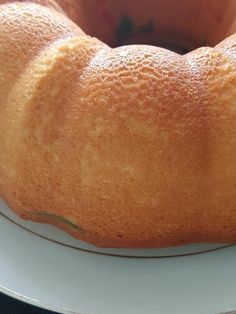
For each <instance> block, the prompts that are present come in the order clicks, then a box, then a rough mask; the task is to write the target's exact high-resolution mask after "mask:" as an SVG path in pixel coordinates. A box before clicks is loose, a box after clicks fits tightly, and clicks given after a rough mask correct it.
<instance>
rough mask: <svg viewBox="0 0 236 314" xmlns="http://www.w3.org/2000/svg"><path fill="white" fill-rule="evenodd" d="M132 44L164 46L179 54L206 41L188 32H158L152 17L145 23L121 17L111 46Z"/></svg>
mask: <svg viewBox="0 0 236 314" xmlns="http://www.w3.org/2000/svg"><path fill="white" fill-rule="evenodd" d="M131 44H139V45H140V44H143V45H152V46H157V47H162V48H165V49H168V50H172V51H174V52H176V53H179V54H186V53H188V52H190V51H192V50H194V49H196V48H198V47H200V46H204V45H206V43H205V42H203V41H202V42H199V43H195V42H193V40H191V38H189V37H188V36H187V35H186V34H183V36H182V38H181V34H177V33H174V32H173V31H172V32H169V33H168V32H161V31H160V32H158V31H157V30H156V29H155V25H154V21H153V20H152V19H150V20H149V21H148V22H147V23H145V24H143V25H139V26H137V25H135V23H134V22H133V21H132V19H131V18H129V17H128V16H124V17H122V18H121V20H120V22H119V24H118V26H117V30H116V35H115V40H114V43H112V44H111V46H112V47H113V48H114V47H119V46H124V45H131Z"/></svg>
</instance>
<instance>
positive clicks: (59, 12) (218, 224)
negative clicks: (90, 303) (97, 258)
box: [0, 0, 236, 248]
mask: <svg viewBox="0 0 236 314" xmlns="http://www.w3.org/2000/svg"><path fill="white" fill-rule="evenodd" d="M235 12H236V2H235V1H230V0H222V1H215V0H214V1H213V0H209V1H201V0H196V1H187V0H180V1H178V5H176V2H175V1H174V0H165V1H164V0H146V1H142V0H135V1H134V0H129V1H125V0H120V1H116V0H110V1H103V0H101V1H99V0H86V1H85V0H84V1H83V0H80V1H76V0H60V1H53V0H35V1H5V0H0V147H1V154H0V196H1V197H2V199H3V200H5V201H6V203H7V204H8V205H9V206H10V207H11V208H12V210H13V211H14V212H15V213H16V214H18V215H19V216H20V217H22V218H24V219H30V220H33V221H36V222H45V223H49V224H53V225H55V226H58V227H59V228H61V229H63V230H65V231H66V232H68V233H69V234H71V235H72V236H74V237H76V238H78V239H81V240H84V241H87V242H90V243H93V244H95V245H98V246H103V247H130V248H138V247H139V248H146V247H165V246H173V245H180V244H184V243H194V242H236V162H235V161H236V35H234V32H235V31H236V13H235ZM159 46H160V47H162V48H160V47H159ZM163 47H164V48H163ZM170 49H171V50H170ZM173 50H174V51H173Z"/></svg>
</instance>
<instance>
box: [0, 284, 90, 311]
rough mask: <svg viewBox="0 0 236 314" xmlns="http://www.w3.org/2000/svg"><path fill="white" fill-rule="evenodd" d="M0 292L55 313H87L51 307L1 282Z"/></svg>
mask: <svg viewBox="0 0 236 314" xmlns="http://www.w3.org/2000/svg"><path fill="white" fill-rule="evenodd" d="M0 293H3V294H4V295H6V296H8V297H11V298H13V299H15V300H17V301H20V302H23V303H26V304H29V305H33V306H36V307H38V308H41V309H43V310H48V311H52V312H56V313H60V314H89V313H81V312H74V311H70V310H67V309H63V308H53V307H51V306H50V305H47V304H44V303H41V302H40V301H38V300H36V299H34V298H31V297H27V296H26V295H24V294H21V293H18V292H16V291H14V290H11V289H9V288H6V287H4V286H2V285H1V284H0Z"/></svg>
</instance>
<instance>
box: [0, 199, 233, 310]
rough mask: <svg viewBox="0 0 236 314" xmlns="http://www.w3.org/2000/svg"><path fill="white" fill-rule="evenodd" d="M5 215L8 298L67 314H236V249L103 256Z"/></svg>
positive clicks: (0, 267)
mask: <svg viewBox="0 0 236 314" xmlns="http://www.w3.org/2000/svg"><path fill="white" fill-rule="evenodd" d="M0 208H1V215H0V290H1V291H2V292H4V293H6V294H8V295H11V296H13V297H15V298H18V299H20V300H22V301H25V302H28V303H31V304H34V305H37V306H41V307H44V308H48V309H52V310H54V311H57V312H60V313H78V314H153V313H154V314H155V313H157V314H159V313H160V314H218V313H226V312H230V311H232V310H233V309H235V310H236V246H232V245H231V246H229V245H222V244H221V245H217V244H216V245H206V244H205V245H190V246H183V247H177V248H170V249H160V250H115V249H113V250H109V249H98V248H96V247H94V246H92V245H87V244H85V243H83V242H81V241H77V240H74V239H72V238H71V237H69V236H68V235H66V234H65V233H63V232H61V231H59V230H57V229H56V228H54V227H50V226H48V225H44V224H35V223H32V222H25V221H22V220H21V219H19V218H18V217H16V216H15V215H14V214H13V213H12V212H11V211H10V210H9V209H8V208H7V206H6V205H5V204H4V203H3V202H0ZM222 246H223V247H222ZM206 251H207V252H206ZM124 256H126V257H124Z"/></svg>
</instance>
